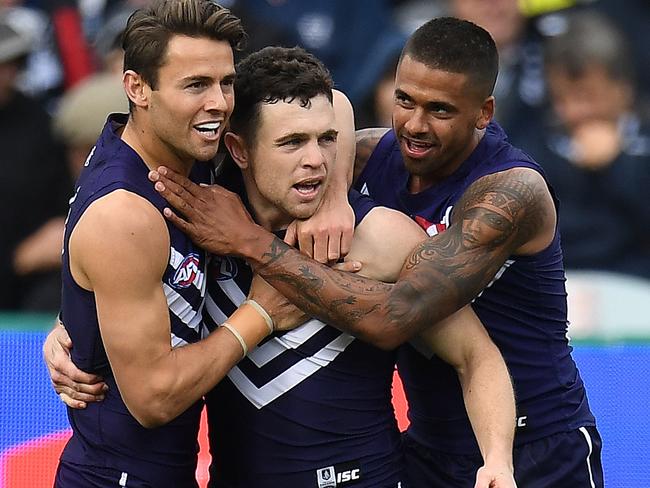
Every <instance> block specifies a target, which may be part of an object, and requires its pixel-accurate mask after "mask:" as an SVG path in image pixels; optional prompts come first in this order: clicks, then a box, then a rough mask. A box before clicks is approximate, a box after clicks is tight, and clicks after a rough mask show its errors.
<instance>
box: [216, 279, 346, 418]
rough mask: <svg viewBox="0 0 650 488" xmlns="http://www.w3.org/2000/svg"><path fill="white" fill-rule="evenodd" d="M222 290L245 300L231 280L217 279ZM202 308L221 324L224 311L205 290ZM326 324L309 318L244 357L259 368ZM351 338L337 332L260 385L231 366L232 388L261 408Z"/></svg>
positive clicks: (332, 356)
mask: <svg viewBox="0 0 650 488" xmlns="http://www.w3.org/2000/svg"><path fill="white" fill-rule="evenodd" d="M218 284H219V287H220V288H221V291H222V292H223V293H224V294H225V295H226V296H227V297H228V299H229V300H230V301H231V302H232V303H233V305H235V306H239V305H241V303H242V302H243V301H244V300H245V299H246V294H245V293H244V292H243V291H242V290H241V288H240V287H239V285H238V284H237V282H236V281H235V280H234V279H229V280H220V281H218ZM205 311H207V313H209V314H210V317H211V318H212V320H213V321H214V322H215V323H216V324H219V325H220V324H222V323H223V322H225V321H226V319H227V318H228V317H227V316H226V314H225V313H224V312H223V311H222V310H221V309H220V308H219V306H218V305H217V304H216V303H215V301H214V299H213V298H212V297H211V296H210V294H209V293H208V294H207V295H206V299H205ZM324 327H326V325H325V324H324V323H323V322H321V321H320V320H316V319H312V320H309V321H307V322H305V323H304V324H302V325H301V326H300V327H297V328H296V329H294V330H292V331H289V332H286V333H285V334H283V335H282V336H280V337H273V338H272V339H270V340H268V341H267V342H265V343H264V344H261V345H260V346H257V347H255V348H254V349H252V350H251V351H249V353H248V355H247V358H248V359H250V361H251V362H252V363H253V364H254V365H255V366H256V367H257V368H262V367H264V366H265V365H266V364H268V363H269V362H270V361H272V360H273V359H275V358H277V357H278V356H280V355H282V354H283V353H285V352H287V351H289V350H292V349H297V348H298V347H300V346H301V345H303V344H304V343H305V342H307V341H308V340H309V339H311V338H312V337H313V336H314V335H316V334H317V333H318V332H319V331H320V330H322V329H323V328H324ZM352 341H354V337H352V336H351V335H349V334H345V333H340V334H339V335H338V336H337V337H336V338H335V339H333V340H332V341H331V342H330V343H329V344H327V345H326V346H324V347H323V348H322V349H320V350H319V351H318V352H316V353H315V354H314V355H313V356H309V357H306V358H303V359H301V360H300V361H298V362H297V363H295V364H294V365H293V366H291V367H289V368H287V369H286V370H285V371H283V372H282V373H280V374H279V375H278V376H276V377H274V378H273V379H271V380H270V381H268V382H267V383H266V384H264V385H262V386H261V387H259V388H258V387H257V386H255V384H254V383H253V382H252V381H251V380H250V379H249V378H248V377H246V375H245V374H244V373H243V371H242V370H241V369H240V368H239V367H238V366H235V367H233V368H232V369H231V370H230V372H229V373H228V377H229V378H230V380H231V381H232V382H233V384H234V385H235V387H236V388H237V389H238V390H239V391H240V392H241V393H242V395H244V396H245V397H246V398H247V399H248V400H249V401H250V402H251V403H252V404H253V405H255V407H257V408H258V409H259V408H262V407H264V406H265V405H268V404H269V403H270V402H272V401H273V400H275V399H276V398H278V397H279V396H281V395H282V394H284V393H286V392H287V391H289V390H291V389H292V388H293V387H295V386H296V385H298V384H300V383H301V382H302V381H304V380H306V379H307V378H309V377H310V376H311V375H313V374H314V373H316V372H317V371H318V370H319V369H321V368H323V367H326V366H328V365H329V364H330V363H331V362H332V361H333V360H334V359H335V358H336V357H337V356H338V355H339V354H340V353H341V352H343V351H344V350H345V348H346V347H347V346H348V345H350V343H352Z"/></svg>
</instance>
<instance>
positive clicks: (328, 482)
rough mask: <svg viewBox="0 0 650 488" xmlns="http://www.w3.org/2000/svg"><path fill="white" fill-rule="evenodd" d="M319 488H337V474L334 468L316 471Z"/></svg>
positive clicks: (329, 467)
mask: <svg viewBox="0 0 650 488" xmlns="http://www.w3.org/2000/svg"><path fill="white" fill-rule="evenodd" d="M316 477H317V481H318V488H336V472H335V471H334V466H328V467H327V468H321V469H319V470H318V471H316Z"/></svg>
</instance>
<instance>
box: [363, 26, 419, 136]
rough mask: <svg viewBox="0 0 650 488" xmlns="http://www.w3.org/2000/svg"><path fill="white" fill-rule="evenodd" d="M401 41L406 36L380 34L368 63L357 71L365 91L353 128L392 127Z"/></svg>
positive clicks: (402, 43)
mask: <svg viewBox="0 0 650 488" xmlns="http://www.w3.org/2000/svg"><path fill="white" fill-rule="evenodd" d="M405 43H406V36H404V35H402V34H398V33H394V34H391V35H388V36H386V37H384V38H383V39H382V41H381V48H380V49H377V55H376V56H375V57H374V59H373V60H372V62H368V63H365V64H364V66H363V69H361V70H360V71H359V75H358V78H359V80H360V83H363V84H364V85H365V86H367V93H366V96H365V98H363V99H362V101H361V102H360V103H358V104H357V107H355V108H356V109H355V111H354V117H355V126H356V127H357V129H364V128H366V127H391V126H392V124H393V96H394V86H395V71H396V70H397V63H398V61H399V56H400V54H401V52H402V48H403V47H404V44H405Z"/></svg>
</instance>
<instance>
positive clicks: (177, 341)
mask: <svg viewBox="0 0 650 488" xmlns="http://www.w3.org/2000/svg"><path fill="white" fill-rule="evenodd" d="M183 346H187V341H185V339H181V338H180V337H178V336H177V335H176V334H174V333H173V332H172V349H173V348H175V347H183Z"/></svg>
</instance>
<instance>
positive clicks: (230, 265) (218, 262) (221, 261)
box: [210, 256, 239, 281]
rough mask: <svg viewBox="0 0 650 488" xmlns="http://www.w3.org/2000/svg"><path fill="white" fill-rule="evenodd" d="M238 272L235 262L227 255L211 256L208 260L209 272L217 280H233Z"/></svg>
mask: <svg viewBox="0 0 650 488" xmlns="http://www.w3.org/2000/svg"><path fill="white" fill-rule="evenodd" d="M238 272H239V268H238V267H237V262H236V261H235V260H234V259H232V258H230V257H228V256H213V257H212V260H211V261H210V274H211V275H212V277H213V278H214V279H215V280H217V281H228V280H234V279H235V277H236V276H237V273H238Z"/></svg>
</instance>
